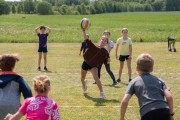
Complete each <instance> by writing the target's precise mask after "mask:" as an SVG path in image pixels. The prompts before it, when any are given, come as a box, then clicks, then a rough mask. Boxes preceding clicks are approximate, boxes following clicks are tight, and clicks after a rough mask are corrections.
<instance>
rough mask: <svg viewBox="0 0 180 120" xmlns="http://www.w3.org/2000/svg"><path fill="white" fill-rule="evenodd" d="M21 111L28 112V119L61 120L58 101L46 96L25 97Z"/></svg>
mask: <svg viewBox="0 0 180 120" xmlns="http://www.w3.org/2000/svg"><path fill="white" fill-rule="evenodd" d="M19 112H20V113H22V114H23V115H25V114H26V120H61V118H60V114H59V110H58V105H57V103H55V102H54V101H53V100H51V99H49V98H48V97H46V96H35V97H30V98H27V99H25V101H24V103H23V104H22V106H21V107H20V108H19Z"/></svg>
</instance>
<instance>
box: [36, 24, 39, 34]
mask: <svg viewBox="0 0 180 120" xmlns="http://www.w3.org/2000/svg"><path fill="white" fill-rule="evenodd" d="M39 28H40V26H39V27H37V28H35V32H36V34H39Z"/></svg>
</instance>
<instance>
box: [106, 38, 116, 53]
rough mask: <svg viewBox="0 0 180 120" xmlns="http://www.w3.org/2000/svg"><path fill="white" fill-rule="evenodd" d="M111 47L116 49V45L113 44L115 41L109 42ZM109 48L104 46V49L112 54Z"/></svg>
mask: <svg viewBox="0 0 180 120" xmlns="http://www.w3.org/2000/svg"><path fill="white" fill-rule="evenodd" d="M109 46H110V48H111V49H112V48H114V43H113V41H111V40H109ZM109 46H104V48H105V49H106V50H107V51H108V52H110V48H109Z"/></svg>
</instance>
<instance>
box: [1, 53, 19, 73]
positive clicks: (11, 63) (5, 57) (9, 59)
mask: <svg viewBox="0 0 180 120" xmlns="http://www.w3.org/2000/svg"><path fill="white" fill-rule="evenodd" d="M19 60H20V59H19V56H18V55H17V54H2V55H0V68H1V70H2V71H12V70H13V68H14V67H15V64H16V62H17V61H19Z"/></svg>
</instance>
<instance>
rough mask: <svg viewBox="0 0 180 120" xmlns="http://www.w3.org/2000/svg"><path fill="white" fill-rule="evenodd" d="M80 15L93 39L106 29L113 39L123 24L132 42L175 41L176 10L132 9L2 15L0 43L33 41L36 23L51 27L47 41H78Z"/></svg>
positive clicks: (177, 20) (116, 36)
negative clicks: (127, 10)
mask: <svg viewBox="0 0 180 120" xmlns="http://www.w3.org/2000/svg"><path fill="white" fill-rule="evenodd" d="M84 17H87V18H89V19H90V20H91V23H92V24H91V27H90V28H89V30H88V31H87V32H88V33H89V35H90V38H91V39H92V40H93V41H96V42H97V41H98V40H99V38H100V37H101V35H102V32H103V31H104V30H109V31H110V32H111V38H112V40H114V41H116V39H117V38H118V37H120V35H121V31H120V30H121V29H122V28H123V27H127V28H128V29H129V36H130V37H131V38H132V39H133V41H134V42H162V41H167V37H168V36H170V35H172V36H175V37H176V38H177V40H178V41H179V38H180V34H179V33H180V29H179V28H180V24H179V20H180V12H135V13H112V14H100V15H76V16H75V15H66V16H62V15H54V16H39V15H4V16H0V34H1V37H0V42H1V43H2V42H3V43H7V42H11V43H35V42H37V36H36V35H35V33H34V29H35V28H36V27H37V26H39V25H47V26H49V27H51V28H52V33H51V35H50V36H49V38H48V41H49V42H56V43H69V42H80V41H81V40H82V35H81V30H80V20H81V19H82V18H84Z"/></svg>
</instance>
